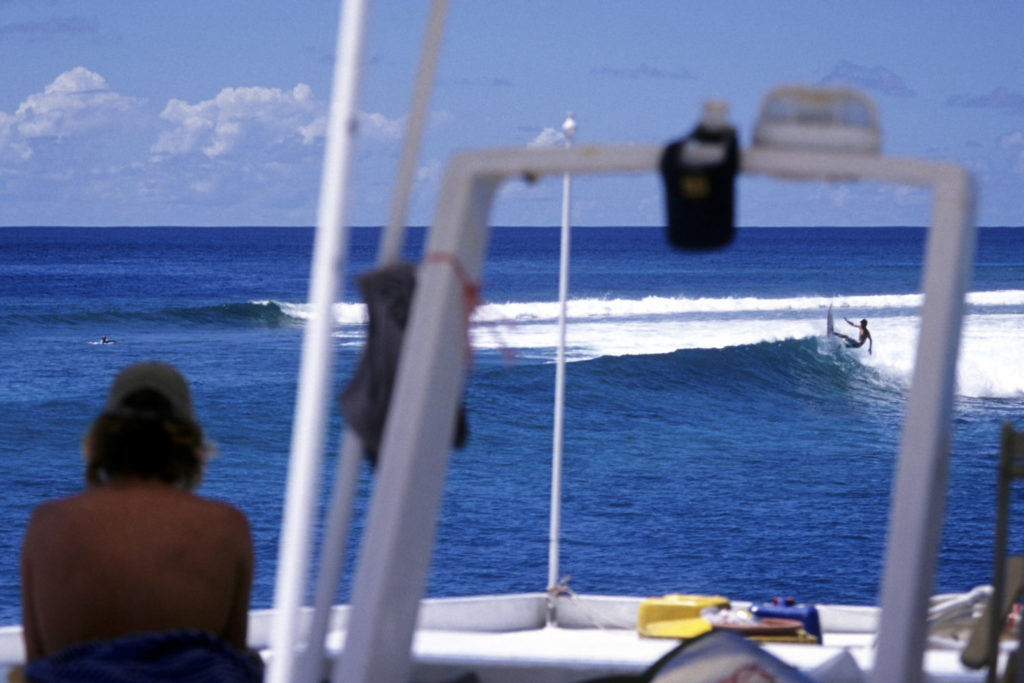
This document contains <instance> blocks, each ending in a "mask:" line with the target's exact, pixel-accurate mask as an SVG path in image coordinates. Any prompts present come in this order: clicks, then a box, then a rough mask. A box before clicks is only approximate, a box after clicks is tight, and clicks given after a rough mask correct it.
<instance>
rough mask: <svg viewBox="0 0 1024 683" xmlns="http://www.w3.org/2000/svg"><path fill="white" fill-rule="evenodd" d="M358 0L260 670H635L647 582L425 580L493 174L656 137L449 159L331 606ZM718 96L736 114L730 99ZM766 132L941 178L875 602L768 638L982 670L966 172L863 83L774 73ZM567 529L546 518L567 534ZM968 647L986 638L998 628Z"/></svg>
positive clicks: (645, 653)
mask: <svg viewBox="0 0 1024 683" xmlns="http://www.w3.org/2000/svg"><path fill="white" fill-rule="evenodd" d="M364 4H365V3H364V2H362V1H355V0H350V1H349V2H346V3H344V9H343V15H342V19H341V30H340V31H339V50H338V55H339V58H338V65H337V67H336V75H335V82H334V92H333V101H332V108H331V121H330V123H329V131H328V143H327V145H328V148H327V153H326V159H325V165H324V178H323V185H322V189H321V203H320V211H319V215H318V223H317V236H316V243H315V254H314V258H313V272H312V282H311V286H310V298H311V304H312V306H311V308H312V314H311V317H310V321H309V323H308V325H307V328H306V332H305V335H306V336H305V341H304V345H303V358H302V366H301V371H300V387H299V395H298V397H297V401H296V414H295V422H294V433H293V441H292V461H291V465H290V470H289V481H288V489H287V496H286V501H285V509H284V516H283V517H284V518H283V528H282V539H281V546H280V554H279V560H278V574H277V591H276V599H275V605H274V608H273V609H269V610H256V611H253V612H252V613H251V616H250V626H249V641H250V645H251V646H252V647H253V648H256V649H258V650H260V651H261V653H262V654H263V656H264V659H265V661H266V662H267V664H268V667H267V677H266V680H268V681H272V682H273V683H293V682H296V681H313V680H320V679H324V678H330V680H332V681H335V682H339V681H344V682H346V683H349V682H351V683H355V682H363V681H382V682H389V683H390V682H396V681H421V682H424V683H427V682H434V681H454V680H467V681H468V680H478V681H482V682H487V683H489V682H499V681H500V682H505V681H508V682H512V681H516V682H519V681H538V682H551V683H554V682H569V681H584V680H588V679H592V678H597V677H607V676H616V675H618V676H639V675H641V674H642V673H643V672H644V671H646V670H648V669H649V668H650V667H651V666H652V665H653V664H654V663H655V662H656V661H657V660H659V658H661V657H662V656H663V655H665V654H666V653H668V652H669V651H671V650H673V649H674V648H675V647H676V646H677V645H678V644H679V640H678V639H673V638H654V637H647V636H644V635H641V633H640V631H639V630H638V612H639V611H640V608H641V605H642V603H643V601H644V599H645V598H650V597H655V596H600V595H578V594H575V593H573V592H572V591H569V590H567V589H565V588H564V587H559V586H551V587H550V588H549V589H548V591H547V592H543V591H541V592H536V593H526V594H512V595H489V596H477V597H466V598H438V599H423V591H424V586H425V583H426V578H427V573H428V569H429V562H430V556H431V549H432V544H433V538H434V532H435V528H436V526H437V516H438V509H439V500H440V497H441V492H442V485H443V481H444V477H445V470H446V466H447V459H448V453H449V450H450V447H451V446H450V444H451V443H452V434H453V429H454V425H455V419H454V418H455V416H456V414H457V411H458V409H459V403H460V396H461V393H462V387H463V382H464V379H465V371H466V367H465V359H466V354H467V351H468V349H467V343H468V335H467V334H466V325H467V324H468V321H467V316H466V304H467V302H466V296H467V288H468V287H471V286H472V284H473V283H475V282H477V281H478V279H479V276H480V273H481V269H482V264H483V258H484V254H485V253H486V245H487V241H488V236H489V227H488V215H489V212H490V208H491V202H492V200H493V198H494V197H495V195H496V190H497V189H498V187H499V186H500V184H501V183H502V182H504V181H505V180H506V179H511V178H522V177H530V178H537V177H542V176H557V175H561V174H572V175H573V176H576V177H582V176H585V175H596V174H612V173H618V174H627V173H628V174H636V173H651V172H655V171H656V170H657V169H658V166H659V161H660V159H661V156H662V154H663V149H662V148H661V147H660V146H656V145H650V146H644V145H631V146H604V145H598V144H587V145H580V144H577V145H572V146H567V147H565V148H530V149H493V150H479V151H469V152H465V153H461V154H459V155H457V156H455V157H454V158H452V159H451V160H450V161H449V163H448V166H447V171H446V174H445V179H444V183H443V188H442V196H441V198H440V202H439V204H438V209H437V214H436V217H435V220H434V221H433V225H432V227H431V229H430V232H429V236H428V242H427V246H426V249H425V254H426V256H425V258H424V261H423V263H421V264H420V265H419V267H418V271H417V283H418V284H417V287H416V292H415V296H414V298H413V301H412V305H411V311H410V317H409V322H408V326H407V329H406V331H405V344H404V347H403V353H402V356H401V359H400V363H399V367H398V374H397V378H396V381H395V390H394V394H393V396H394V399H393V401H392V404H391V407H390V412H389V419H388V421H387V425H386V428H385V431H384V435H383V440H382V444H381V451H380V453H381V457H380V465H379V467H378V470H377V473H376V477H375V483H374V491H373V496H372V500H371V503H370V509H369V513H368V517H367V522H366V527H365V531H364V534H363V541H362V543H363V546H362V548H361V550H360V553H359V558H358V567H357V570H356V574H355V579H354V583H353V588H352V595H353V599H352V604H351V605H350V606H332V605H330V596H331V595H333V593H334V589H335V588H336V586H337V583H338V580H339V574H340V566H341V565H342V558H343V556H344V554H345V549H344V545H343V539H344V538H345V536H346V534H347V530H348V521H349V510H350V509H351V503H352V497H353V495H352V493H353V491H354V488H355V478H356V473H357V472H358V468H359V462H360V457H361V453H360V451H361V448H360V442H359V439H358V437H356V436H355V435H354V434H353V433H352V430H346V434H345V437H344V443H343V445H342V455H341V459H340V461H339V465H338V470H337V475H336V477H337V479H336V483H335V488H334V496H333V499H332V502H331V507H330V513H329V516H328V519H327V523H326V528H327V530H326V532H325V537H324V540H323V543H322V548H323V553H322V555H323V558H324V560H322V563H321V566H320V567H318V568H317V569H316V570H315V572H311V571H310V568H309V556H310V554H311V546H312V542H311V537H312V528H313V526H314V524H313V521H314V509H315V506H314V503H315V499H316V491H317V482H318V479H319V477H320V472H321V468H320V461H321V459H322V457H323V452H324V443H323V442H324V433H325V431H326V411H327V410H328V407H329V406H330V405H331V404H332V400H331V397H330V395H329V392H330V386H329V379H330V377H331V376H332V359H331V355H332V353H331V334H332V331H333V330H332V324H333V322H332V316H331V315H330V308H331V306H332V305H333V304H334V302H335V301H336V300H337V299H338V298H340V294H339V291H340V282H341V281H342V279H343V278H342V273H341V272H339V271H340V268H339V267H338V264H339V263H343V262H344V256H345V244H346V240H347V232H346V228H345V225H344V215H345V207H344V201H345V200H344V197H345V192H344V190H345V187H346V185H347V177H348V174H349V164H350V156H351V155H350V153H349V146H350V143H351V138H352V136H353V135H354V134H355V133H354V130H353V127H352V126H350V125H349V122H350V121H352V120H354V119H355V116H354V114H355V111H356V106H355V102H356V94H357V91H358V81H359V64H360V61H361V50H362V36H363V34H364V31H363V26H362V24H363V16H364V14H365V7H364ZM443 13H444V3H443V2H435V3H434V11H433V12H432V15H431V20H430V21H431V23H430V26H429V28H428V32H427V35H428V38H427V40H426V47H425V50H424V58H423V60H422V61H421V69H422V71H421V78H420V81H419V85H418V86H417V91H416V93H415V96H414V99H413V105H412V107H411V109H410V112H411V113H410V129H411V132H410V139H411V140H412V143H411V144H410V145H409V146H408V147H407V149H406V154H405V156H404V158H403V160H402V164H401V169H402V170H400V173H399V181H398V183H397V184H398V185H399V190H398V191H397V192H396V200H395V204H394V206H395V207H398V208H397V209H393V211H392V221H391V223H390V224H389V229H388V231H387V233H386V235H385V239H384V241H383V246H382V255H381V258H380V261H381V263H382V264H383V263H388V262H390V261H393V260H394V254H397V246H396V245H398V244H400V243H401V237H400V230H401V228H400V226H401V225H402V223H403V219H404V214H403V211H402V208H401V207H404V203H405V197H404V194H406V193H407V191H408V179H409V178H411V169H413V168H414V167H415V161H416V159H415V148H416V140H417V139H418V136H419V126H420V123H419V122H422V119H423V116H424V114H425V111H426V102H427V98H428V96H429V87H428V86H429V81H430V79H431V71H432V68H433V63H434V55H436V46H437V44H438V42H439V38H440V27H441V25H442V23H443ZM710 110H711V111H713V112H715V114H716V115H720V114H721V113H722V110H721V108H720V107H711V108H710ZM753 140H754V143H753V146H752V147H751V148H749V149H745V150H743V151H742V154H741V166H740V168H741V172H743V173H750V174H759V175H765V176H773V177H780V178H787V179H794V180H808V181H812V182H822V181H826V182H836V181H839V182H853V181H871V182H878V183H895V184H903V185H916V186H923V187H927V188H930V189H931V190H932V199H933V211H932V223H931V228H930V230H929V235H928V241H927V247H926V255H925V267H924V275H923V290H924V295H925V296H924V304H923V307H922V310H921V332H920V336H919V345H918V349H917V355H916V364H915V371H914V375H913V383H912V387H911V390H910V394H909V399H908V403H907V407H906V412H905V424H904V427H903V432H902V441H901V443H900V446H899V460H898V466H897V471H896V476H895V479H894V483H893V490H892V495H891V501H892V507H891V510H890V514H889V526H888V539H887V545H886V554H885V569H884V576H883V586H882V599H881V604H880V605H878V606H843V605H817V606H816V608H817V612H818V614H819V617H820V622H821V631H822V637H821V640H820V643H817V644H807V643H805V642H765V643H762V644H761V645H760V647H761V648H763V651H764V652H766V653H767V654H769V655H770V656H771V657H772V658H774V659H775V660H777V661H779V662H783V663H786V664H788V665H789V666H792V667H794V668H795V669H796V670H798V671H799V672H801V673H802V675H804V676H806V677H807V678H808V679H810V680H819V681H869V680H870V681H875V682H877V683H891V682H894V681H905V682H913V681H979V680H984V679H985V678H986V676H987V672H986V671H985V670H982V669H974V668H970V667H967V666H965V665H964V664H963V662H962V658H963V652H964V650H965V648H967V642H968V636H969V632H970V631H971V629H973V628H974V627H975V625H976V624H978V623H980V622H983V621H984V620H982V619H980V615H981V613H982V610H983V608H984V606H985V604H986V602H988V601H989V599H990V596H991V593H992V589H991V588H989V587H987V586H985V587H979V588H978V589H976V590H974V591H972V592H970V593H966V594H956V595H941V596H933V595H932V594H931V591H932V584H933V575H934V568H935V563H936V556H937V548H938V541H939V530H940V528H941V520H942V518H943V499H944V493H945V489H946V470H947V458H948V443H949V435H950V430H951V419H952V398H953V390H954V381H955V367H956V360H957V354H958V347H959V342H960V328H961V322H962V309H963V304H964V297H965V291H966V287H967V282H968V278H969V274H970V269H971V263H972V260H973V249H974V242H975V228H974V223H973V194H974V190H973V185H972V181H971V179H970V177H969V176H968V174H967V173H966V172H965V171H964V170H963V169H961V168H958V167H956V166H954V165H951V164H946V163H938V162H930V161H915V160H907V159H893V158H887V157H885V156H882V155H881V154H880V151H879V150H880V143H879V140H880V136H879V132H878V125H877V116H876V113H875V109H874V105H873V104H872V103H871V101H870V100H869V99H868V98H866V97H864V96H863V95H861V94H859V93H856V92H852V91H846V90H836V89H831V90H816V89H803V88H795V87H786V88H781V89H779V90H776V91H774V92H773V93H770V94H769V95H768V96H767V97H766V98H765V103H764V106H763V107H762V112H761V116H760V119H759V121H758V122H757V123H756V126H755V128H754V135H753ZM556 505H557V503H556ZM556 505H555V506H556ZM556 529H557V526H556V525H553V533H552V536H553V539H552V541H553V545H555V547H557V538H556V536H557V531H555V530H556ZM837 571H842V568H837ZM311 573H313V574H315V575H316V577H317V591H316V592H317V599H316V604H315V605H314V606H312V607H308V606H305V605H303V604H302V596H303V595H304V594H305V592H306V582H307V578H308V575H309V574H311ZM730 597H737V598H740V597H742V596H730ZM731 606H732V607H733V608H740V609H743V608H746V607H748V606H749V603H746V602H743V601H742V600H740V599H733V600H732V601H731ZM997 630H998V629H997ZM990 631H991V629H990ZM978 642H980V641H978ZM1015 646H1016V643H1015V641H1005V642H1004V644H1003V645H1002V647H1003V648H1007V649H1006V650H1005V651H1001V652H1000V654H999V655H998V657H997V660H996V662H995V666H994V669H995V670H997V671H1000V672H1001V671H1002V670H1004V669H1005V666H1006V659H1007V656H1008V649H1009V648H1012V647H1015ZM974 647H979V648H981V650H982V651H983V652H984V653H987V652H988V650H987V649H986V647H987V646H986V645H985V644H984V643H982V644H980V645H979V644H977V643H976V644H975V646H974ZM22 657H23V653H22V651H21V642H20V629H19V628H17V627H8V628H4V629H0V666H10V665H12V664H17V663H19V662H20V661H21V659H22ZM968 659H971V657H968ZM976 659H977V658H975V660H976ZM981 659H982V660H984V659H985V658H984V657H982V658H981ZM976 663H977V662H976ZM720 673H721V675H720V676H718V677H710V676H709V677H708V678H707V679H706V680H721V679H724V677H725V676H727V675H729V674H730V671H722V672H720ZM716 675H717V674H716ZM463 677H464V678H463ZM729 680H733V679H729ZM766 680H767V679H766Z"/></svg>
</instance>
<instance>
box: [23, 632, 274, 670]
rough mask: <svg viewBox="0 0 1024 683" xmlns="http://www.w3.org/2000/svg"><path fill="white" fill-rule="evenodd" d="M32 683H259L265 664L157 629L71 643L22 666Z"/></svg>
mask: <svg viewBox="0 0 1024 683" xmlns="http://www.w3.org/2000/svg"><path fill="white" fill-rule="evenodd" d="M25 676H26V678H27V679H28V680H29V681H32V683H67V682H69V681H75V682H76V683H77V682H82V683H158V682H163V681H189V682H190V683H207V682H208V683H236V682H237V683H257V682H258V681H262V680H263V665H262V662H261V661H260V659H259V657H258V656H256V655H254V654H249V653H243V652H239V651H238V650H236V649H235V648H233V647H231V646H230V645H228V644H227V643H225V642H224V641H223V640H221V639H219V638H216V637H214V636H212V635H210V634H208V633H204V632H201V631H160V632H156V633H143V634H139V635H133V636H127V637H124V638H116V639H113V640H103V641H94V642H88V643H82V644H81V645H72V646H71V647H68V648H65V649H63V650H61V651H60V652H58V653H56V654H54V655H51V656H49V657H43V658H40V659H36V660H34V661H33V662H31V663H29V664H28V665H27V666H26V667H25Z"/></svg>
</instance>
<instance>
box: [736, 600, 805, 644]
mask: <svg viewBox="0 0 1024 683" xmlns="http://www.w3.org/2000/svg"><path fill="white" fill-rule="evenodd" d="M750 613H751V614H753V615H754V616H755V617H761V618H766V617H773V618H777V619H796V620H797V621H799V622H801V623H802V624H803V625H804V630H805V631H807V635H809V636H814V637H815V638H817V639H818V642H819V643H820V642H821V622H820V620H819V619H818V608H817V607H815V606H814V605H798V604H797V603H796V601H795V600H794V599H793V598H791V597H786V598H778V597H777V598H775V599H774V600H772V602H766V603H764V604H761V605H751V606H750Z"/></svg>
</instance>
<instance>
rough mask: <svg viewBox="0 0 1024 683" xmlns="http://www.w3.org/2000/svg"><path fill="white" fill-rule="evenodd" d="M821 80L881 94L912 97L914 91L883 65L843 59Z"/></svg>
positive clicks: (825, 82) (829, 83) (827, 83)
mask: <svg viewBox="0 0 1024 683" xmlns="http://www.w3.org/2000/svg"><path fill="white" fill-rule="evenodd" d="M821 82H822V83H823V84H826V85H833V84H834V85H849V86H853V87H855V88H864V89H866V90H872V91H874V92H878V93H881V94H883V95H895V96H898V97H912V96H913V95H915V94H916V93H915V92H914V90H913V89H912V88H910V86H908V85H907V84H906V83H905V82H904V81H903V78H902V77H901V76H899V75H898V74H897V73H896V72H894V71H893V70H892V69H888V68H886V67H884V66H864V65H862V64H854V63H853V62H848V61H846V60H843V61H841V62H839V63H838V64H836V65H835V66H834V67H832V71H830V72H829V73H828V74H827V75H826V76H825V77H824V78H822V79H821Z"/></svg>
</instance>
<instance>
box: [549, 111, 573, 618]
mask: <svg viewBox="0 0 1024 683" xmlns="http://www.w3.org/2000/svg"><path fill="white" fill-rule="evenodd" d="M562 132H563V133H564V134H565V146H566V147H572V138H573V136H574V135H575V134H576V120H575V119H574V118H573V116H572V112H569V114H568V115H567V116H566V118H565V122H564V123H563V124H562ZM571 193H572V179H571V175H570V174H569V173H565V174H564V175H563V176H562V243H561V252H560V255H559V263H558V305H559V308H558V356H557V359H556V364H555V418H554V443H553V446H552V453H551V527H550V531H549V534H548V537H549V538H548V596H549V597H548V623H552V622H554V620H555V600H556V599H557V594H556V592H555V588H556V587H557V586H558V582H559V576H558V561H559V541H560V535H561V531H560V529H561V520H562V440H563V439H562V425H563V422H564V419H565V318H566V308H567V303H568V297H569V246H570V243H571V242H570V239H569V237H570V234H569V206H570V204H571Z"/></svg>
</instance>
